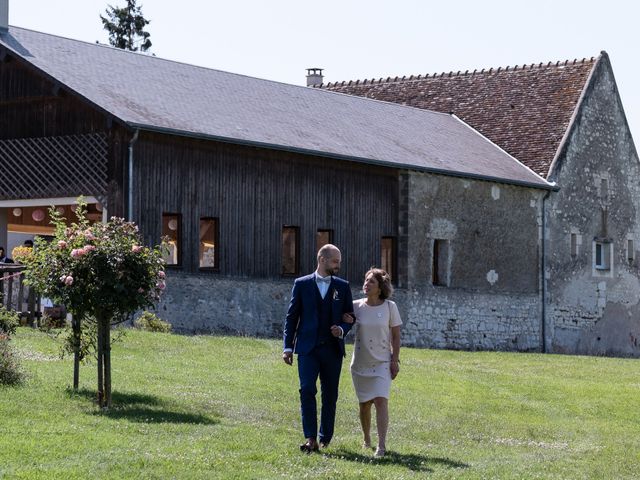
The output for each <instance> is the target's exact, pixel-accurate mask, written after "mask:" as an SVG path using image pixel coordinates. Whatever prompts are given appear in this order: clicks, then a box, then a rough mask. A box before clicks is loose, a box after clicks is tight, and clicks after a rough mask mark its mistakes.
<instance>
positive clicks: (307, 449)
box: [300, 440, 318, 453]
mask: <svg viewBox="0 0 640 480" xmlns="http://www.w3.org/2000/svg"><path fill="white" fill-rule="evenodd" d="M300 451H301V452H303V453H311V452H317V451H318V442H316V441H315V440H314V441H312V442H310V441H308V440H307V441H306V442H305V443H303V444H302V445H300Z"/></svg>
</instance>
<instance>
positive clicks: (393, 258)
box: [380, 235, 398, 283]
mask: <svg viewBox="0 0 640 480" xmlns="http://www.w3.org/2000/svg"><path fill="white" fill-rule="evenodd" d="M385 240H391V268H390V270H391V271H389V270H386V272H387V273H388V274H389V275H391V281H392V282H393V283H396V272H397V268H396V264H397V260H398V247H397V241H396V237H395V236H393V235H384V236H383V237H382V238H381V239H380V268H383V269H384V266H383V261H382V260H383V243H384V241H385Z"/></svg>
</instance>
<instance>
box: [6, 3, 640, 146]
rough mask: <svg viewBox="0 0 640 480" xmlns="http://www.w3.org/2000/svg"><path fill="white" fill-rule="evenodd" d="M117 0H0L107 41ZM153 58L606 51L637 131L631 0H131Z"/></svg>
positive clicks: (272, 65) (399, 64)
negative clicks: (104, 17) (108, 13)
mask: <svg viewBox="0 0 640 480" xmlns="http://www.w3.org/2000/svg"><path fill="white" fill-rule="evenodd" d="M109 4H111V5H116V6H121V5H124V4H125V0H106V1H105V0H56V1H52V0H9V24H10V25H15V26H19V27H23V28H29V29H32V30H37V31H40V32H45V33H51V34H55V35H60V36H63V37H68V38H74V39H77V40H85V41H88V42H95V41H100V42H101V43H107V42H108V41H107V33H106V31H104V30H103V28H102V23H101V21H100V18H99V15H100V14H101V13H103V14H104V11H105V9H106V7H107V5H109ZM138 5H141V6H142V12H143V14H144V16H145V17H146V18H147V19H149V20H151V23H150V25H149V26H148V31H149V32H150V33H151V37H150V38H151V41H152V42H153V47H152V49H151V51H152V52H153V53H154V54H155V55H157V56H159V57H163V58H167V59H171V60H176V61H180V62H185V63H190V64H194V65H200V66H204V67H208V68H214V69H218V70H224V71H228V72H233V73H240V74H244V75H249V76H253V77H258V78H264V79H269V80H275V81H279V82H285V83H292V84H298V85H304V84H305V75H306V70H305V69H306V68H309V67H319V68H323V69H324V74H325V82H327V81H328V82H334V81H342V80H357V79H371V78H380V77H383V78H386V77H389V76H391V77H395V76H403V75H406V76H409V75H418V74H422V75H424V74H426V73H429V74H433V73H436V72H437V73H441V72H450V71H453V72H457V71H458V70H461V71H465V70H474V69H482V68H490V67H494V68H495V67H506V66H514V65H519V66H521V65H523V64H531V63H536V64H537V63H540V62H543V63H547V62H549V61H553V62H556V61H558V60H560V61H564V60H573V59H575V58H577V59H582V58H585V57H586V58H589V57H597V56H598V55H599V54H600V52H601V51H603V50H604V51H606V52H607V53H608V54H609V57H610V59H611V63H612V66H613V71H614V75H615V78H616V81H617V84H618V88H619V91H620V95H621V98H622V103H623V105H624V109H625V113H626V115H627V120H628V122H629V125H630V127H631V132H632V134H633V136H634V139H635V142H636V143H637V142H640V88H639V87H640V81H639V79H640V58H639V55H638V53H639V51H640V28H638V24H639V23H638V22H639V20H640V2H638V1H635V0H608V1H607V2H603V1H601V0H599V1H596V0H535V1H525V0H484V1H477V0H475V1H474V0H449V1H442V0H438V1H435V0H422V1H421V0H386V1H385V0H317V1H303V0H224V1H220V0H180V1H179V2H176V1H170V0H138Z"/></svg>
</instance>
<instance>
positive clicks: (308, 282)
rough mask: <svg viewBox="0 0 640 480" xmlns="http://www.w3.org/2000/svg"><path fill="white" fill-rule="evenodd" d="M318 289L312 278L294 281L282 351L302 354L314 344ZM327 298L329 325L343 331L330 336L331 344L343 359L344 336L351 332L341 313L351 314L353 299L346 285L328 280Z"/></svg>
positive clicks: (309, 276) (316, 325)
mask: <svg viewBox="0 0 640 480" xmlns="http://www.w3.org/2000/svg"><path fill="white" fill-rule="evenodd" d="M317 292H318V286H317V285H316V279H315V275H314V274H313V273H312V274H311V275H306V276H304V277H300V278H297V279H296V281H295V282H294V284H293V290H292V292H291V302H289V310H288V311H287V316H286V318H285V321H284V348H291V349H292V350H293V351H294V352H295V353H298V354H302V355H305V354H307V353H309V352H310V351H311V350H313V348H314V347H315V345H316V341H317V337H318V325H319V318H318V316H319V312H318V293H317ZM327 295H328V296H329V298H330V299H331V325H338V326H339V327H341V328H342V331H343V332H344V335H343V338H337V337H334V336H331V339H332V341H335V342H336V345H337V346H338V348H339V349H340V352H341V353H342V355H343V356H344V354H345V351H344V337H345V336H346V335H347V333H348V332H349V330H351V326H352V325H351V324H349V323H344V322H343V321H342V315H343V314H344V313H351V312H353V299H352V298H351V288H349V282H347V281H346V280H343V279H341V278H338V277H331V283H330V285H329V290H327Z"/></svg>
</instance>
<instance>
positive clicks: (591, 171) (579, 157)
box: [546, 55, 640, 356]
mask: <svg viewBox="0 0 640 480" xmlns="http://www.w3.org/2000/svg"><path fill="white" fill-rule="evenodd" d="M550 179H551V180H554V181H556V182H557V183H558V184H559V185H560V187H561V188H560V190H559V191H558V192H556V193H553V194H551V196H550V198H549V200H548V217H547V218H548V221H547V225H548V234H547V236H548V239H549V243H548V252H549V256H548V260H547V274H546V277H547V278H548V292H549V295H548V303H549V309H548V315H547V319H548V326H549V328H548V332H547V333H548V335H547V344H548V345H549V346H550V350H551V351H554V352H559V353H574V354H575V353H580V354H591V355H624V356H640V346H639V345H638V338H640V306H639V305H638V300H639V299H640V276H639V263H638V258H637V253H638V252H637V247H638V242H640V211H639V210H640V209H638V205H640V163H639V161H638V156H637V153H636V150H635V147H634V144H633V140H632V138H631V133H630V132H629V129H628V127H627V123H626V119H625V116H624V111H623V108H622V103H621V101H620V98H619V96H618V92H617V88H616V84H615V79H614V77H613V72H612V70H611V65H610V63H609V60H608V57H607V56H606V55H604V56H603V58H602V60H601V61H600V62H599V63H598V65H597V67H596V69H595V70H594V72H593V75H592V78H591V81H590V82H589V84H588V86H587V88H586V91H585V93H584V97H583V101H582V103H581V106H580V109H579V111H578V112H577V114H576V116H575V119H574V122H573V125H572V127H571V129H570V134H569V136H568V137H567V140H566V142H565V148H564V149H563V151H561V152H560V154H559V156H558V159H557V161H556V162H555V163H554V167H553V171H552V173H551V176H550ZM596 242H599V243H601V244H603V245H605V246H606V248H607V249H608V250H607V251H606V252H605V257H606V259H607V262H608V263H609V264H608V265H606V266H605V267H602V266H601V267H598V266H596ZM603 242H604V243H603ZM630 247H631V248H630Z"/></svg>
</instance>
